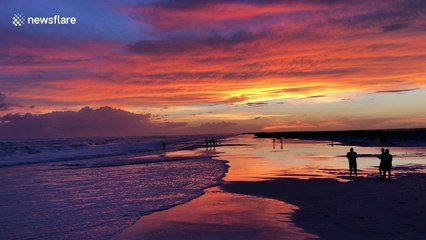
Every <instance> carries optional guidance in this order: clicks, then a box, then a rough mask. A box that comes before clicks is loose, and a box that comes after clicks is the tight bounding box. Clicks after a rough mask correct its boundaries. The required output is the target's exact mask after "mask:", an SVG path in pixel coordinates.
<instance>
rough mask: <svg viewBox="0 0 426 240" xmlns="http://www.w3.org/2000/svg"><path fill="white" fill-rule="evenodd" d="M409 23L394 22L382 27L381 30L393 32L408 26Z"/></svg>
mask: <svg viewBox="0 0 426 240" xmlns="http://www.w3.org/2000/svg"><path fill="white" fill-rule="evenodd" d="M409 27H410V25H409V24H404V23H395V24H389V25H385V26H383V27H382V30H383V32H394V31H398V30H401V29H405V28H409Z"/></svg>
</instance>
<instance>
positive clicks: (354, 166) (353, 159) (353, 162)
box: [346, 148, 358, 178]
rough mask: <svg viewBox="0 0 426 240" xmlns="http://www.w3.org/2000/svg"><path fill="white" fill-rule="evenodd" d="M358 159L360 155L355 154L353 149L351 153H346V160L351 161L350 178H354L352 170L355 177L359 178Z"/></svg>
mask: <svg viewBox="0 0 426 240" xmlns="http://www.w3.org/2000/svg"><path fill="white" fill-rule="evenodd" d="M357 157H358V154H357V153H356V152H354V149H353V148H351V149H350V150H349V152H348V153H346V158H347V159H348V161H349V178H352V170H353V171H354V173H355V177H356V178H358V172H357V164H356V159H357Z"/></svg>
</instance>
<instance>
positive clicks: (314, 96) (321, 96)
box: [306, 95, 326, 98]
mask: <svg viewBox="0 0 426 240" xmlns="http://www.w3.org/2000/svg"><path fill="white" fill-rule="evenodd" d="M323 97H326V95H313V96H308V97H306V98H323Z"/></svg>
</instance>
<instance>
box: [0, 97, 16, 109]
mask: <svg viewBox="0 0 426 240" xmlns="http://www.w3.org/2000/svg"><path fill="white" fill-rule="evenodd" d="M12 106H13V104H11V103H8V102H6V95H5V94H3V93H0V111H7V110H10V108H11V107H12Z"/></svg>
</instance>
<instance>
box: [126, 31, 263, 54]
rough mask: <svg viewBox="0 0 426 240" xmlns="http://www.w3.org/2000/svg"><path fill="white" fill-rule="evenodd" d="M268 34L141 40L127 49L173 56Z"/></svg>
mask: <svg viewBox="0 0 426 240" xmlns="http://www.w3.org/2000/svg"><path fill="white" fill-rule="evenodd" d="M267 35H268V34H267V33H257V34H255V33H249V32H245V31H240V32H237V33H234V34H231V35H229V36H223V35H219V34H213V35H211V36H209V37H205V38H194V37H193V36H186V37H177V38H166V39H161V40H141V41H139V42H136V43H134V44H131V45H128V46H127V49H128V50H129V51H130V52H132V53H138V54H148V55H149V54H171V53H183V52H193V51H199V50H205V49H206V48H227V47H231V46H235V45H238V44H243V43H250V42H254V41H257V40H259V39H262V38H265V37H267Z"/></svg>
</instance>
